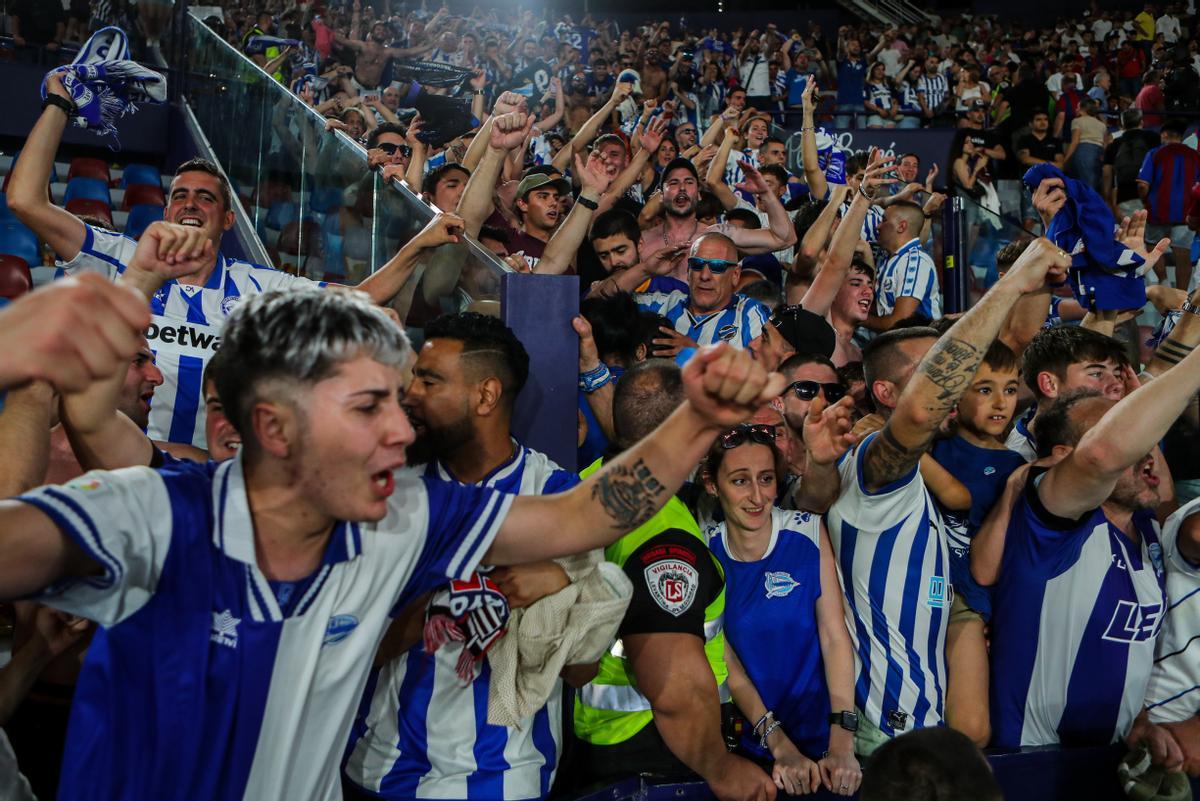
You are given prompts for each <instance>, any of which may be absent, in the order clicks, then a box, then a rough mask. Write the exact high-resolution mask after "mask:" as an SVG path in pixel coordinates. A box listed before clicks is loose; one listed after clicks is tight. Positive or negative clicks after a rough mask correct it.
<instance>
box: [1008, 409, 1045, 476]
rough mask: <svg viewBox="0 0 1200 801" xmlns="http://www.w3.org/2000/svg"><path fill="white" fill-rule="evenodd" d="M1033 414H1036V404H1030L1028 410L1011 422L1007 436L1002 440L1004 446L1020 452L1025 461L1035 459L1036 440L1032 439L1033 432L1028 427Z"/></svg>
mask: <svg viewBox="0 0 1200 801" xmlns="http://www.w3.org/2000/svg"><path fill="white" fill-rule="evenodd" d="M1035 414H1037V406H1031V407H1030V408H1029V411H1027V412H1025V414H1023V415H1021V416H1020V417H1018V418H1017V422H1015V423H1013V427H1012V429H1011V430H1010V431H1009V432H1008V437H1007V438H1006V439H1005V440H1004V447H1006V448H1008V449H1009V450H1010V451H1016V452H1017V453H1019V454H1021V456H1023V457H1025V461H1026V462H1032V461H1035V460H1036V459H1037V442H1036V441H1034V439H1033V432H1032V431H1030V429H1029V426H1030V424H1031V423H1033V416H1034V415H1035Z"/></svg>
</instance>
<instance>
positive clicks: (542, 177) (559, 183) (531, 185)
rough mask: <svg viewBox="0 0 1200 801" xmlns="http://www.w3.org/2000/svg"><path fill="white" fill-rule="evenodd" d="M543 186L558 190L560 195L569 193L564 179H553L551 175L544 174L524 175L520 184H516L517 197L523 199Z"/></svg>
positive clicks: (568, 184)
mask: <svg viewBox="0 0 1200 801" xmlns="http://www.w3.org/2000/svg"><path fill="white" fill-rule="evenodd" d="M543 186H550V187H552V188H554V189H557V190H558V193H559V194H560V195H565V194H567V193H569V192H570V191H571V184H570V183H569V182H568V181H567V179H566V178H555V177H554V176H553V175H546V174H545V173H534V174H533V175H526V176H525V177H524V178H522V179H521V183H519V184H517V197H518V198H520V199H522V200H523V199H524V198H525V196H526V195H528V194H529V193H530V192H532V191H533V190H535V189H540V188H541V187H543Z"/></svg>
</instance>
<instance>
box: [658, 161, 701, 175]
mask: <svg viewBox="0 0 1200 801" xmlns="http://www.w3.org/2000/svg"><path fill="white" fill-rule="evenodd" d="M675 170H687V171H688V172H690V173H691V174H692V177H693V178H695V179H696V180H697V181H699V180H700V173H699V172H698V171H697V170H696V165H695V164H693V163H692V160H691V159H685V158H684V157H683V156H679V157H677V158H673V159H671V163H670V164H668V165H667V166H666V167H664V168H663V171H662V177H663V181H666V180H667V176H668V175H670V174H671V173H672V172H674V171H675Z"/></svg>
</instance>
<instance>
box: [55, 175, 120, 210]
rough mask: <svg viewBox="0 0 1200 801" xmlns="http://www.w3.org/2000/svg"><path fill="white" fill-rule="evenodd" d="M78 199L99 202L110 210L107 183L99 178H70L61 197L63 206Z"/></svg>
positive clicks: (110, 201) (110, 204)
mask: <svg viewBox="0 0 1200 801" xmlns="http://www.w3.org/2000/svg"><path fill="white" fill-rule="evenodd" d="M80 198H83V199H91V200H99V201H101V202H103V203H104V205H106V206H108V207H109V208H110V209H111V208H112V197H111V196H110V195H109V193H108V183H107V182H105V181H101V180H100V179H99V178H72V179H71V180H69V181H67V192H66V194H65V195H64V196H63V205H66V204H67V203H70V202H71V201H72V200H76V199H80Z"/></svg>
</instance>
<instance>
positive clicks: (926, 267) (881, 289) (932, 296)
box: [875, 237, 942, 320]
mask: <svg viewBox="0 0 1200 801" xmlns="http://www.w3.org/2000/svg"><path fill="white" fill-rule="evenodd" d="M899 298H916V299H917V301H918V304H917V313H918V314H923V315H925V316H926V317H928V318H929V319H930V320H939V319H941V317H942V290H941V288H940V287H939V286H938V277H937V267H935V266H934V264H933V258H932V257H931V256H930V255H929V254H928V253H926V252H925V251H924V250H922V249H921V240H919V239H917V238H915V237H914V238H913V239H910V240H909V241H908V242H907V243H906V244H905V245H904V246H903V247H901V248H900V250H898V251H896V255H894V256H892V257H890V258H889V259H888V260H887V261H885V262H883V264H882V265H881V266H880V267H879V275H878V277H877V278H876V291H875V313H876V314H878V315H879V316H880V317H886V316H887V315H889V314H891V313H892V312H893V311H895V309H896V301H897V300H898V299H899Z"/></svg>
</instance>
